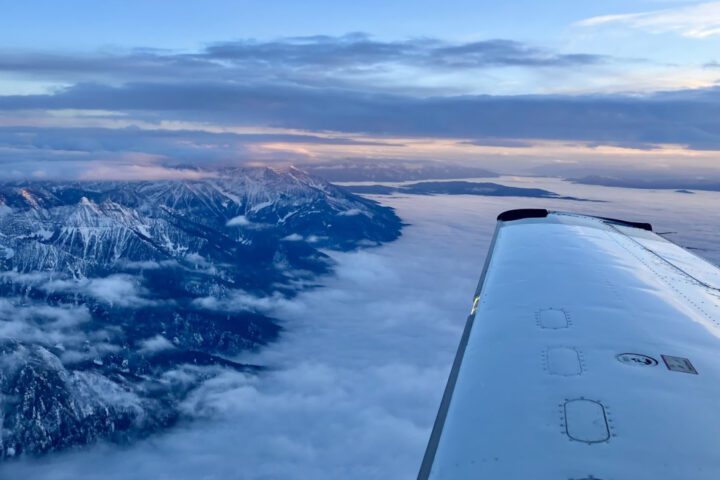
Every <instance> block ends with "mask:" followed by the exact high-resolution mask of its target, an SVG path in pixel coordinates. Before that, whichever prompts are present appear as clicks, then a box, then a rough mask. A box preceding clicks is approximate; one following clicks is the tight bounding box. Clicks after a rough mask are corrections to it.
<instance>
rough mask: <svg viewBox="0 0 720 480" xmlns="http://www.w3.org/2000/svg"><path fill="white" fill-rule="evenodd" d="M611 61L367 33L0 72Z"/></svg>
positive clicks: (68, 57)
mask: <svg viewBox="0 0 720 480" xmlns="http://www.w3.org/2000/svg"><path fill="white" fill-rule="evenodd" d="M609 60H611V58H610V57H606V56H603V55H594V54H583V53H579V54H576V53H572V54H564V53H558V52H554V51H552V50H549V49H544V48H541V47H537V46H532V45H528V44H525V43H522V42H517V41H512V40H506V39H490V40H485V41H476V42H466V43H453V42H446V41H443V40H440V39H435V38H419V39H409V40H404V41H383V40H378V39H374V38H372V37H371V36H369V35H367V34H363V33H351V34H347V35H341V36H325V35H316V36H306V37H289V38H280V39H277V40H272V41H257V40H251V39H246V40H235V41H230V42H218V43H213V44H210V45H208V46H207V47H205V48H204V49H201V50H200V51H198V52H193V53H184V52H183V53H179V52H172V51H166V50H153V49H136V50H129V51H116V52H111V53H104V54H68V53H66V54H60V53H48V52H41V51H8V50H5V51H0V72H6V73H9V74H13V75H21V76H28V77H31V78H33V79H34V80H37V79H38V78H49V79H53V80H64V81H68V80H69V81H72V82H78V81H108V82H112V83H117V82H118V79H119V80H120V81H125V82H126V81H143V80H144V81H168V80H170V81H172V80H177V79H178V78H183V77H185V78H188V77H187V76H188V75H190V76H191V78H193V79H195V80H199V79H205V80H208V79H216V80H237V79H238V78H244V79H245V80H246V81H247V80H249V81H258V80H260V79H263V80H278V79H280V78H281V77H282V76H285V77H287V76H290V78H292V79H293V80H294V81H295V82H298V83H308V82H309V83H316V82H322V81H323V79H325V78H327V76H328V75H331V74H332V75H337V74H342V73H350V72H353V73H355V74H358V73H363V72H365V73H368V72H373V71H376V70H377V69H379V68H382V69H398V66H411V67H416V68H433V69H443V70H447V71H454V70H467V69H483V68H488V67H508V66H511V67H530V68H536V67H567V66H572V65H589V64H600V63H605V62H607V61H609Z"/></svg>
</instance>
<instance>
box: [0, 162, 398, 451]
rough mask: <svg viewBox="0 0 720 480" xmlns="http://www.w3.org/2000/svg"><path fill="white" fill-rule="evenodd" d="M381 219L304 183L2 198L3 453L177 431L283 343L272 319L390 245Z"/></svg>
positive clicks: (256, 181) (385, 217) (16, 189)
mask: <svg viewBox="0 0 720 480" xmlns="http://www.w3.org/2000/svg"><path fill="white" fill-rule="evenodd" d="M400 228H401V222H400V220H399V218H398V217H397V216H396V215H395V214H394V212H393V211H392V210H391V209H388V208H385V207H381V206H379V205H378V204H376V203H375V202H373V201H370V200H367V199H363V198H360V197H357V196H355V195H353V194H351V193H348V192H347V191H345V190H343V189H340V188H337V187H334V186H332V185H330V184H328V183H326V182H324V181H322V180H319V179H317V178H314V177H312V176H309V175H307V174H305V173H303V172H301V171H299V170H294V169H291V170H289V171H286V172H283V173H279V172H276V171H273V170H270V169H232V170H223V171H218V172H208V177H207V178H204V179H201V180H193V181H154V182H87V183H51V182H42V183H39V182H31V183H13V184H4V185H0V266H1V267H2V271H0V293H1V294H2V296H1V298H0V407H1V409H0V427H1V428H2V432H1V435H0V455H1V456H2V457H12V456H16V455H20V454H28V453H43V452H49V451H53V450H57V449H61V448H65V447H69V446H73V445H80V444H87V443H90V442H93V441H96V440H98V439H109V440H114V441H129V440H132V439H133V438H137V437H138V436H141V435H145V434H149V433H152V432H155V431H157V430H158V429H161V428H164V427H167V426H169V425H172V424H173V423H174V422H175V421H177V420H178V418H179V416H180V414H179V410H178V404H179V402H180V401H182V399H183V398H184V397H185V395H187V393H188V392H190V391H192V390H193V389H194V388H196V387H197V386H198V385H199V384H200V383H202V382H203V381H205V380H207V379H209V378H212V377H213V376H215V375H217V374H218V373H219V372H221V371H222V370H223V369H227V368H230V369H237V370H242V371H248V372H253V371H256V370H257V369H258V368H261V367H256V366H249V365H243V364H239V363H237V362H235V361H233V360H232V358H233V357H234V356H236V355H237V354H239V353H241V352H243V351H245V350H249V349H256V348H259V347H261V346H262V345H263V344H266V343H267V342H269V341H272V340H273V339H274V338H276V337H277V335H278V334H279V331H280V327H279V326H278V325H277V322H276V321H274V320H273V319H272V318H269V317H267V316H265V315H264V314H263V311H264V310H266V308H267V306H268V305H272V302H273V301H277V300H279V299H282V298H283V297H287V296H292V295H293V294H294V293H295V292H297V291H298V290H299V289H301V288H303V287H304V286H310V285H312V284H313V282H314V278H315V277H316V276H317V275H319V274H322V273H325V272H328V271H330V270H331V269H332V262H331V261H330V259H329V257H327V256H326V255H325V254H323V253H322V252H321V251H320V250H319V249H320V248H327V249H340V250H347V249H354V248H358V247H363V246H370V245H377V244H380V243H382V242H387V241H392V240H394V239H395V238H397V237H398V236H399V234H400Z"/></svg>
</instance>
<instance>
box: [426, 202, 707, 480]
mask: <svg viewBox="0 0 720 480" xmlns="http://www.w3.org/2000/svg"><path fill="white" fill-rule="evenodd" d="M473 300H474V301H473V306H472V311H471V313H470V315H469V317H468V319H467V323H466V326H465V330H464V332H463V335H462V339H461V341H460V346H459V348H458V351H457V354H456V357H455V361H454V364H453V367H452V370H451V374H450V378H449V380H448V383H447V387H446V389H445V394H444V396H443V399H442V402H441V405H440V409H439V412H438V416H437V419H436V421H435V426H434V428H433V432H432V435H431V438H430V441H429V443H428V447H427V450H426V453H425V458H424V459H423V463H422V466H421V468H420V473H419V476H418V478H419V480H425V479H437V480H439V479H453V480H463V479H478V478H483V479H514V478H518V479H519V478H533V479H546V478H547V479H558V478H559V479H575V480H580V479H602V480H611V479H623V478H637V479H644V478H648V479H649V478H652V479H680V478H683V479H684V478H693V479H705V478H707V479H717V478H720V455H718V453H717V439H718V438H720V408H718V404H719V402H720V270H719V269H718V268H717V267H715V266H713V265H711V264H710V263H708V262H707V261H705V260H703V259H701V258H699V257H697V256H695V255H693V254H692V253H689V252H687V251H685V250H683V249H682V248H680V247H679V246H677V245H675V244H673V243H671V242H669V241H667V240H666V239H664V238H662V237H660V236H658V235H656V234H654V233H653V232H652V228H651V226H650V225H649V224H646V223H635V222H626V221H622V220H617V219H610V218H598V217H589V216H583V215H575V214H571V213H563V212H548V211H546V210H513V211H509V212H505V213H503V214H501V215H500V216H499V217H498V224H497V227H496V230H495V235H494V237H493V241H492V245H491V248H490V252H489V254H488V257H487V260H486V262H485V266H484V268H483V272H482V275H481V279H480V283H479V286H478V289H477V291H476V294H475V297H474V299H473Z"/></svg>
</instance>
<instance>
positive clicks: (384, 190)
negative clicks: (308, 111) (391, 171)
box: [343, 181, 593, 201]
mask: <svg viewBox="0 0 720 480" xmlns="http://www.w3.org/2000/svg"><path fill="white" fill-rule="evenodd" d="M343 188H345V189H347V190H349V191H350V192H352V193H357V194H365V195H393V194H397V193H406V194H407V193H409V194H414V195H481V196H487V197H535V198H555V199H563V200H576V201H593V200H587V199H584V198H577V197H566V196H561V195H558V194H557V193H555V192H551V191H549V190H544V189H542V188H523V187H508V186H506V185H500V184H498V183H491V182H466V181H442V182H418V183H411V184H408V185H400V186H388V185H344V186H343Z"/></svg>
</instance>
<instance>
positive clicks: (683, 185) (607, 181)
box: [566, 175, 720, 193]
mask: <svg viewBox="0 0 720 480" xmlns="http://www.w3.org/2000/svg"><path fill="white" fill-rule="evenodd" d="M566 180H567V181H569V182H572V183H581V184H583V185H600V186H603V187H621V188H642V189H657V190H675V191H676V192H677V193H693V192H691V191H690V190H707V191H713V192H720V180H717V179H709V178H707V179H706V178H683V177H678V178H668V177H662V178H638V177H627V178H619V177H610V176H603V175H589V176H587V177H581V178H567V179H566Z"/></svg>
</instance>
